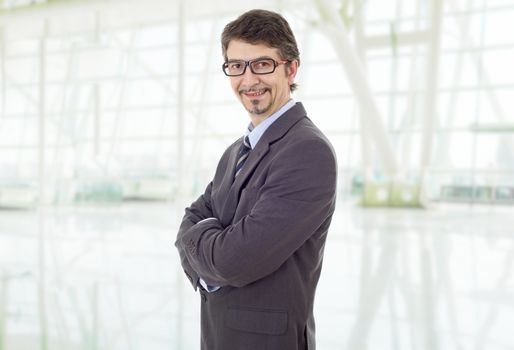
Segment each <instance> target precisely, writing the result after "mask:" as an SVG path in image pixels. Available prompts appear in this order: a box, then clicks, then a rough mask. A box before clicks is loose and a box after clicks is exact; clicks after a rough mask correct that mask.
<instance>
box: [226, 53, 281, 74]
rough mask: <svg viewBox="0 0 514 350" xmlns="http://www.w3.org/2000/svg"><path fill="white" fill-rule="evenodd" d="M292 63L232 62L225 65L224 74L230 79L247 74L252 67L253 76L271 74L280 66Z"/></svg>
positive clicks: (258, 60)
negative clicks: (247, 69) (247, 70)
mask: <svg viewBox="0 0 514 350" xmlns="http://www.w3.org/2000/svg"><path fill="white" fill-rule="evenodd" d="M289 62H290V61H287V60H284V61H275V60H274V59H273V58H266V57H265V58H256V59H254V60H250V61H245V60H231V61H228V62H225V63H223V66H222V68H223V73H225V75H227V76H229V77H236V76H238V75H243V74H245V72H246V67H250V71H251V72H252V73H253V74H260V75H262V74H271V73H273V72H274V71H275V69H276V68H277V66H278V65H280V64H285V63H289Z"/></svg>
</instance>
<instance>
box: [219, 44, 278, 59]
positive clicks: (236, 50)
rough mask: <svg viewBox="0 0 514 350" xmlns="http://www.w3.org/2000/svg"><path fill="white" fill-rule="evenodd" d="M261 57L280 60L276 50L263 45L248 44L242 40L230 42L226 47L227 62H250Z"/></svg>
mask: <svg viewBox="0 0 514 350" xmlns="http://www.w3.org/2000/svg"><path fill="white" fill-rule="evenodd" d="M263 56H268V57H271V58H277V59H278V58H280V56H279V53H278V50H277V49H275V48H273V47H269V46H268V45H265V44H250V43H248V42H246V41H242V40H231V41H230V42H229V44H228V47H227V58H228V59H229V60H251V59H254V58H258V57H263Z"/></svg>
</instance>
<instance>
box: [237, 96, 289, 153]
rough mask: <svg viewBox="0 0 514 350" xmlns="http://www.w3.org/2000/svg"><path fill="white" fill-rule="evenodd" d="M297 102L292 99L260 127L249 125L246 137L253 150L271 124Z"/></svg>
mask: <svg viewBox="0 0 514 350" xmlns="http://www.w3.org/2000/svg"><path fill="white" fill-rule="evenodd" d="M295 104H296V102H295V101H294V100H293V99H291V100H289V101H288V102H287V103H286V104H285V105H283V106H282V107H280V108H279V110H278V111H276V112H275V113H273V114H272V115H270V116H269V117H268V118H266V119H264V120H263V121H262V122H261V123H260V124H259V125H257V126H256V127H254V126H253V124H252V123H250V124H249V125H248V127H247V128H246V132H245V136H248V139H249V140H250V146H252V149H254V148H255V146H256V145H257V142H259V140H260V139H261V136H262V135H263V134H264V132H265V131H266V130H267V129H268V128H269V126H270V125H271V124H273V123H274V122H275V121H276V120H277V119H278V118H280V117H281V116H282V115H283V114H284V113H285V112H287V111H288V110H289V109H290V108H291V107H293V106H294V105H295Z"/></svg>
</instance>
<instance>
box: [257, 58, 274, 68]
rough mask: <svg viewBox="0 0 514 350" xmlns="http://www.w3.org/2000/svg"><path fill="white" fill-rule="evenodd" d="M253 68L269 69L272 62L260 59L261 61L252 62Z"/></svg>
mask: <svg viewBox="0 0 514 350" xmlns="http://www.w3.org/2000/svg"><path fill="white" fill-rule="evenodd" d="M253 66H254V68H256V69H264V70H265V69H270V68H271V67H272V66H273V64H272V63H271V61H270V60H261V61H257V62H254V65H253Z"/></svg>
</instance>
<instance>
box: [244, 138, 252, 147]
mask: <svg viewBox="0 0 514 350" xmlns="http://www.w3.org/2000/svg"><path fill="white" fill-rule="evenodd" d="M243 145H244V146H245V147H246V148H249V149H252V145H251V144H250V138H249V137H248V136H245V138H244V139H243Z"/></svg>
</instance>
